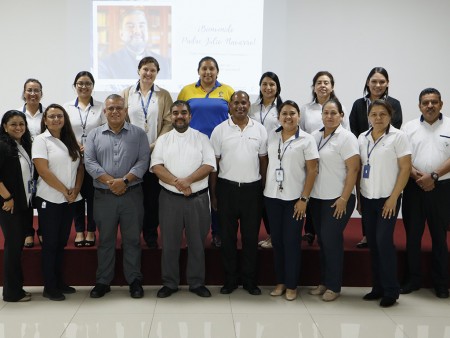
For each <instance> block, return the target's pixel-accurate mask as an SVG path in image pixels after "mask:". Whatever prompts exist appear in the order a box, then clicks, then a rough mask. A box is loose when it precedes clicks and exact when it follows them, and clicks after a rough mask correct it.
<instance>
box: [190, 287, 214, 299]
mask: <svg viewBox="0 0 450 338" xmlns="http://www.w3.org/2000/svg"><path fill="white" fill-rule="evenodd" d="M189 291H190V292H192V293H195V294H196V295H197V296H199V297H205V298H206V297H211V292H209V290H208V289H207V288H206V287H205V286H203V285H202V286H199V287H197V288H193V289H191V288H189Z"/></svg>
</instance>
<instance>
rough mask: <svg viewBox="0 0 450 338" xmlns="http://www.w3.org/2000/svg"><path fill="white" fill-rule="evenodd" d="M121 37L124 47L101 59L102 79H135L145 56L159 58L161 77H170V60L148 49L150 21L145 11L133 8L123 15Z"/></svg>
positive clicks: (159, 76) (99, 66)
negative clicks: (140, 62)
mask: <svg viewBox="0 0 450 338" xmlns="http://www.w3.org/2000/svg"><path fill="white" fill-rule="evenodd" d="M120 22H121V24H120V39H121V40H122V42H123V45H124V47H123V48H122V49H120V50H118V51H116V52H113V53H111V54H110V55H108V56H106V57H105V58H104V59H103V60H100V62H99V65H98V76H99V78H100V79H134V78H135V77H136V74H137V71H138V63H139V61H140V60H141V59H142V58H143V57H145V56H152V57H154V58H155V59H157V60H158V63H159V65H160V71H159V73H158V78H159V79H170V78H171V77H172V75H171V74H172V70H171V65H170V60H169V59H168V58H166V57H163V56H161V55H159V54H156V53H154V52H152V51H150V50H149V49H148V23H147V18H146V16H145V13H144V12H143V11H141V10H138V9H131V10H129V11H127V12H125V13H124V14H123V15H122V16H121V20H120Z"/></svg>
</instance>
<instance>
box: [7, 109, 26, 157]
mask: <svg viewBox="0 0 450 338" xmlns="http://www.w3.org/2000/svg"><path fill="white" fill-rule="evenodd" d="M15 116H19V117H21V118H22V119H23V120H24V121H25V133H24V134H23V135H22V138H21V139H20V143H21V145H22V147H23V148H24V149H25V151H26V152H27V154H28V156H30V158H31V142H32V141H31V134H30V131H29V130H28V122H27V118H26V116H25V114H24V113H22V112H21V111H18V110H8V111H7V112H6V113H5V114H4V115H3V117H2V126H1V128H0V140H1V141H3V142H5V143H6V144H7V145H9V147H10V154H11V155H12V156H17V154H18V150H17V143H16V141H15V140H14V139H13V138H12V137H11V136H9V134H8V133H7V132H6V130H5V127H4V125H5V124H7V123H8V121H9V120H10V119H11V118H13V117H15Z"/></svg>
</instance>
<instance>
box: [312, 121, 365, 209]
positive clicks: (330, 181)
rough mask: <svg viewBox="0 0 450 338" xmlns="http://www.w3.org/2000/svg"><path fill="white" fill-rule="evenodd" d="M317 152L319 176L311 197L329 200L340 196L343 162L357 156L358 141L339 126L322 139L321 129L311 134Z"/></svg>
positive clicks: (342, 182) (343, 182) (344, 170)
mask: <svg viewBox="0 0 450 338" xmlns="http://www.w3.org/2000/svg"><path fill="white" fill-rule="evenodd" d="M312 136H313V137H314V139H315V141H316V144H317V148H318V150H319V155H320V161H319V174H318V175H317V177H316V181H315V182H314V188H313V190H312V192H311V197H314V198H318V199H322V200H330V199H335V198H338V197H339V196H341V194H342V191H343V190H344V185H345V179H346V177H347V169H346V166H345V161H346V160H348V159H349V158H350V157H352V156H355V155H359V146H358V140H357V139H356V137H355V135H353V133H352V132H350V131H348V130H347V129H344V128H343V127H342V126H339V127H338V128H337V129H336V130H335V131H334V133H333V134H330V135H328V136H327V137H326V138H325V139H324V138H323V129H321V130H316V131H315V132H313V133H312Z"/></svg>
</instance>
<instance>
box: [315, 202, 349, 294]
mask: <svg viewBox="0 0 450 338" xmlns="http://www.w3.org/2000/svg"><path fill="white" fill-rule="evenodd" d="M334 202H336V199H332V200H321V199H316V198H311V200H310V201H309V210H310V212H311V217H312V220H313V224H314V227H315V229H316V234H317V239H318V243H319V246H320V284H323V285H325V286H326V287H327V289H330V290H331V291H334V292H341V286H342V268H343V263H344V229H345V227H346V226H347V223H348V220H349V219H350V217H351V215H352V212H353V209H355V195H351V196H350V198H349V199H348V202H347V209H346V213H345V214H344V215H343V216H342V218H340V219H336V218H335V217H333V213H334V211H335V208H332V207H331V206H332V205H333V204H334Z"/></svg>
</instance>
